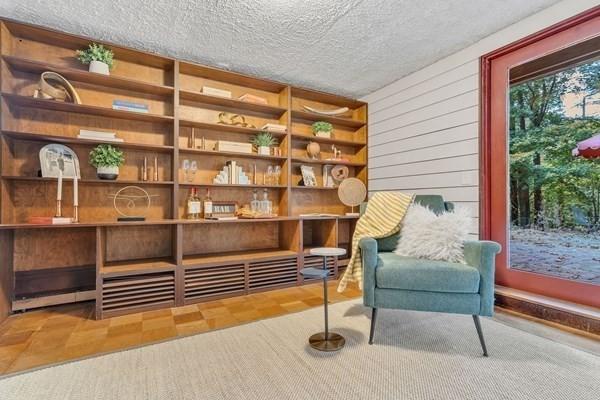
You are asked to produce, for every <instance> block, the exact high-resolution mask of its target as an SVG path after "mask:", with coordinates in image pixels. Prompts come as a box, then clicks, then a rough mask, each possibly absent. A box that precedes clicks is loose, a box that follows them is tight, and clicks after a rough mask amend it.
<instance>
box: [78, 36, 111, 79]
mask: <svg viewBox="0 0 600 400" xmlns="http://www.w3.org/2000/svg"><path fill="white" fill-rule="evenodd" d="M113 56H114V53H113V52H112V50H111V49H107V48H106V47H104V46H103V45H101V44H97V43H92V44H90V45H89V46H88V48H87V49H85V50H77V59H78V60H79V61H81V63H82V64H85V65H87V64H89V65H90V67H89V71H90V72H95V73H97V74H103V75H110V69H112V67H113Z"/></svg>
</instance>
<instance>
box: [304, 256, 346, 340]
mask: <svg viewBox="0 0 600 400" xmlns="http://www.w3.org/2000/svg"><path fill="white" fill-rule="evenodd" d="M310 254H311V255H313V256H323V269H320V268H303V269H301V270H300V274H301V275H302V276H303V277H305V278H309V279H310V278H313V279H315V278H318V279H323V304H324V306H325V332H319V333H315V334H314V335H312V336H311V337H310V338H309V339H308V343H309V344H310V346H311V347H312V348H313V349H316V350H320V351H336V350H339V349H341V348H342V347H344V344H346V339H344V337H343V336H342V335H339V334H337V333H334V332H329V317H328V314H327V276H328V275H329V270H328V269H327V257H337V256H343V255H344V254H346V250H344V249H338V248H335V247H317V248H314V249H311V250H310Z"/></svg>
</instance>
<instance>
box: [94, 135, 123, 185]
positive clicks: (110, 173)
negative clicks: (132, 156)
mask: <svg viewBox="0 0 600 400" xmlns="http://www.w3.org/2000/svg"><path fill="white" fill-rule="evenodd" d="M124 162H125V157H124V155H123V152H122V151H121V150H119V149H118V148H116V147H114V146H111V145H110V144H99V145H98V146H96V147H94V149H92V151H90V165H92V166H93V167H95V168H96V174H97V175H98V178H100V179H109V180H114V179H117V176H119V167H120V166H121V165H123V163H124Z"/></svg>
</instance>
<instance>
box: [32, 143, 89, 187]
mask: <svg viewBox="0 0 600 400" xmlns="http://www.w3.org/2000/svg"><path fill="white" fill-rule="evenodd" d="M60 159H62V164H63V165H62V178H65V179H73V178H77V179H81V172H80V170H79V158H78V157H77V154H75V152H74V151H73V149H71V148H70V147H67V146H65V145H63V144H58V143H50V144H47V145H46V146H44V147H42V148H41V149H40V169H41V171H42V177H43V178H58V177H59V175H60V172H61V171H60V168H59V160H60Z"/></svg>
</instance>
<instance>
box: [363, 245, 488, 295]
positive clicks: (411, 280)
mask: <svg viewBox="0 0 600 400" xmlns="http://www.w3.org/2000/svg"><path fill="white" fill-rule="evenodd" d="M375 280H376V287H377V288H384V289H402V290H413V291H425V292H442V293H479V280H480V274H479V270H478V269H477V268H475V267H472V266H469V265H465V264H458V263H450V262H446V261H432V260H423V259H417V258H410V257H403V256H398V255H396V254H394V253H379V254H378V260H377V268H376V270H375Z"/></svg>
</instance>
